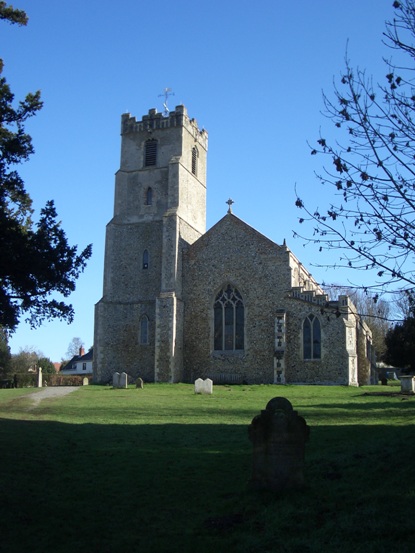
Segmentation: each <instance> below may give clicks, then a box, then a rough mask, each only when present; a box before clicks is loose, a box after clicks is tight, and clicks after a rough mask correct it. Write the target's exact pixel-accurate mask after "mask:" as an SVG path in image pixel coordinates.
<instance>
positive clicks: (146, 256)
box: [143, 250, 149, 269]
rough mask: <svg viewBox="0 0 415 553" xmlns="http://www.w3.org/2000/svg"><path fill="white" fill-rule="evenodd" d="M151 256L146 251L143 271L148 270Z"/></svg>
mask: <svg viewBox="0 0 415 553" xmlns="http://www.w3.org/2000/svg"><path fill="white" fill-rule="evenodd" d="M148 263H149V256H148V251H147V250H144V252H143V269H148Z"/></svg>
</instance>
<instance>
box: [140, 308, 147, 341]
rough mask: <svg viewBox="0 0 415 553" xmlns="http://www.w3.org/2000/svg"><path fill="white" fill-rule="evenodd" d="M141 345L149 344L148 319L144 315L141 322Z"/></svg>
mask: <svg viewBox="0 0 415 553" xmlns="http://www.w3.org/2000/svg"><path fill="white" fill-rule="evenodd" d="M140 344H142V345H147V344H148V317H147V315H143V316H142V317H141V320H140Z"/></svg>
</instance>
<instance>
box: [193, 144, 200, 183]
mask: <svg viewBox="0 0 415 553" xmlns="http://www.w3.org/2000/svg"><path fill="white" fill-rule="evenodd" d="M198 157H199V150H198V149H197V148H196V146H194V147H193V148H192V173H193V174H194V175H196V176H197V159H198Z"/></svg>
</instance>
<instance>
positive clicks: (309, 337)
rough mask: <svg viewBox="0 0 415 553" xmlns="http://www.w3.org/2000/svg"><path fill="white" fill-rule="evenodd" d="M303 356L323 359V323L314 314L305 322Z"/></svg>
mask: <svg viewBox="0 0 415 553" xmlns="http://www.w3.org/2000/svg"><path fill="white" fill-rule="evenodd" d="M303 358H304V359H321V325H320V321H319V320H318V319H317V317H315V316H314V315H312V314H311V315H309V316H308V317H307V318H306V319H305V320H304V323H303Z"/></svg>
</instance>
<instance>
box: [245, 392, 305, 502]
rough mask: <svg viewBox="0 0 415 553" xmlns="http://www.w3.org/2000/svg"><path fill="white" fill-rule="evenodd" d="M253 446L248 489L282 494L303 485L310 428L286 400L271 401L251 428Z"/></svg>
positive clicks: (253, 420) (249, 429)
mask: <svg viewBox="0 0 415 553" xmlns="http://www.w3.org/2000/svg"><path fill="white" fill-rule="evenodd" d="M248 434H249V439H250V440H251V442H252V444H253V467H252V476H251V479H250V481H249V486H250V488H251V489H254V490H270V491H274V492H280V491H283V490H287V489H298V488H301V487H302V486H303V485H304V474H303V469H304V457H305V443H306V442H307V441H308V438H309V434H310V427H309V426H307V423H306V421H305V420H304V419H303V418H302V417H300V416H299V415H298V413H297V411H294V410H293V407H292V405H291V403H290V402H289V401H288V399H286V398H284V397H274V398H273V399H271V400H270V401H269V402H268V404H267V406H266V408H265V410H263V411H261V414H260V415H257V416H256V417H254V418H253V419H252V422H251V424H250V426H249V428H248Z"/></svg>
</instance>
